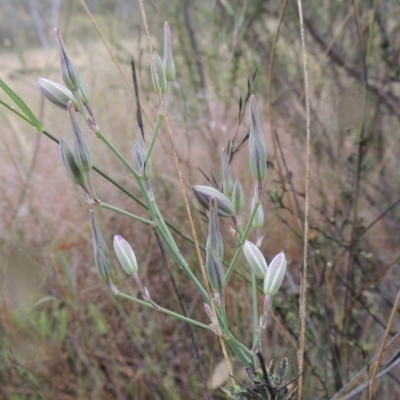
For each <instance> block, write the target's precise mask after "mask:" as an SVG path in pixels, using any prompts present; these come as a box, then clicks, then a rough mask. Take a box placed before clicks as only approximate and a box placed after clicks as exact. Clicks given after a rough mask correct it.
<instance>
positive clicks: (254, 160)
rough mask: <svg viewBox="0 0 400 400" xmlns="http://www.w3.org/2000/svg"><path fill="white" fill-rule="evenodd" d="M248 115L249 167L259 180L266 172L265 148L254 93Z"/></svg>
mask: <svg viewBox="0 0 400 400" xmlns="http://www.w3.org/2000/svg"><path fill="white" fill-rule="evenodd" d="M250 116H251V123H250V135H249V149H250V168H251V172H252V174H253V176H254V178H255V179H257V181H261V180H263V179H264V177H265V174H266V172H267V150H266V144H265V138H264V133H263V131H262V129H261V123H260V117H259V115H258V109H257V103H256V98H255V97H254V95H252V96H251V98H250Z"/></svg>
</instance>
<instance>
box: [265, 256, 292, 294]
mask: <svg viewBox="0 0 400 400" xmlns="http://www.w3.org/2000/svg"><path fill="white" fill-rule="evenodd" d="M286 264H287V262H286V257H285V253H284V252H283V251H282V252H280V253H279V254H278V255H277V256H276V257H275V258H274V259H273V260H272V261H271V263H270V264H269V267H268V269H267V273H266V275H265V278H264V294H268V295H270V296H274V295H275V294H276V292H277V291H278V290H279V288H280V286H281V284H282V281H283V278H284V276H285V272H286Z"/></svg>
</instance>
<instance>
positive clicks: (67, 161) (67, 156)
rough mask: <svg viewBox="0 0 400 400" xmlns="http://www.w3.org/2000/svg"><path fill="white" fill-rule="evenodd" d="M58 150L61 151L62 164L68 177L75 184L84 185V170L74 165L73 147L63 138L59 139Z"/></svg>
mask: <svg viewBox="0 0 400 400" xmlns="http://www.w3.org/2000/svg"><path fill="white" fill-rule="evenodd" d="M60 152H61V160H62V162H63V164H64V167H65V169H66V171H67V173H68V175H69V177H70V178H71V179H72V181H73V182H75V183H76V184H77V185H79V186H84V185H85V183H86V175H85V172H84V171H81V170H80V169H79V167H78V166H77V165H76V162H75V158H74V153H73V149H72V147H71V145H70V144H69V143H68V142H66V141H65V140H64V139H60Z"/></svg>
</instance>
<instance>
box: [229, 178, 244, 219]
mask: <svg viewBox="0 0 400 400" xmlns="http://www.w3.org/2000/svg"><path fill="white" fill-rule="evenodd" d="M243 199H244V196H243V189H242V185H241V184H240V182H239V181H238V180H237V179H236V181H235V184H234V185H233V190H232V197H231V200H232V204H233V208H234V210H235V211H236V212H238V211H240V210H241V208H242V207H243Z"/></svg>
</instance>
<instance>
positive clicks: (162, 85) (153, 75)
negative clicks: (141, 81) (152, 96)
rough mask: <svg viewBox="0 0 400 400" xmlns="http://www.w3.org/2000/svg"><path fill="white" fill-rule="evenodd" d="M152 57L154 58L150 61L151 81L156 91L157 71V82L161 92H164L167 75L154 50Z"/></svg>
mask: <svg viewBox="0 0 400 400" xmlns="http://www.w3.org/2000/svg"><path fill="white" fill-rule="evenodd" d="M153 58H154V60H153V62H152V63H151V80H152V82H153V87H154V90H155V91H156V92H157V93H158V85H157V79H156V76H157V73H158V83H159V84H160V88H161V92H162V93H165V92H166V91H167V77H166V76H165V69H164V65H163V63H162V61H161V58H160V56H159V55H158V53H157V52H156V51H155V52H154V53H153ZM155 68H157V71H156V70H155Z"/></svg>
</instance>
